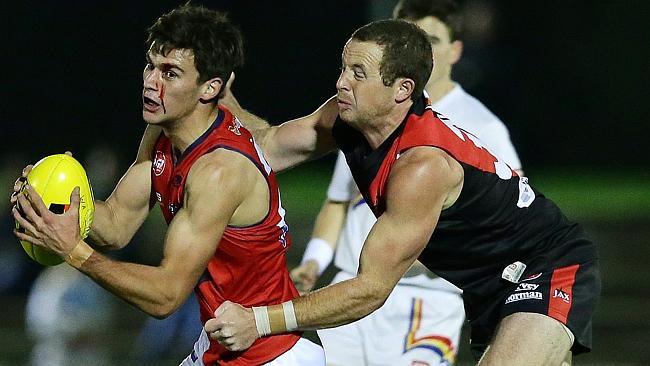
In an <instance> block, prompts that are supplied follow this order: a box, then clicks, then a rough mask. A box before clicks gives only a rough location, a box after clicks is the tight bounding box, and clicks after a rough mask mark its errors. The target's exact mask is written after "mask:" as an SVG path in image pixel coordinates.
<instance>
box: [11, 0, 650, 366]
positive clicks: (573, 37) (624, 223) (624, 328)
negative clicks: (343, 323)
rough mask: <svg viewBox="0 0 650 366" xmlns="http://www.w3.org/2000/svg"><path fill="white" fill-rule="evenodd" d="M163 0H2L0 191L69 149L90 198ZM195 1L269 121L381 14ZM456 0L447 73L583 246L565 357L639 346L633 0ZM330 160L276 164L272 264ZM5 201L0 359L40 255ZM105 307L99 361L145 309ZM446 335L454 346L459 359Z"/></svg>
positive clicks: (133, 111) (106, 185)
mask: <svg viewBox="0 0 650 366" xmlns="http://www.w3.org/2000/svg"><path fill="white" fill-rule="evenodd" d="M179 3H180V2H178V1H167V0H164V1H139V2H138V1H134V2H126V1H111V2H88V1H57V2H55V1H13V2H4V3H3V4H2V7H1V8H0V41H1V42H0V85H1V88H0V123H1V124H2V129H1V130H0V131H1V132H0V142H1V143H0V158H2V160H0V185H1V186H2V187H5V188H2V192H5V193H6V196H7V197H8V195H9V193H10V189H11V188H10V187H11V185H12V183H13V180H14V179H15V178H16V177H17V175H18V174H19V172H20V169H21V168H22V167H23V166H24V165H26V164H28V163H33V162H35V161H36V160H38V159H40V158H41V157H43V156H45V155H49V154H54V153H60V152H62V151H65V150H71V151H73V152H74V154H75V156H77V157H78V158H79V159H80V160H82V161H83V162H84V166H85V167H86V168H87V170H88V173H89V176H90V179H91V181H92V182H93V188H94V190H95V194H96V197H97V198H105V197H106V196H107V195H108V193H110V190H111V189H112V187H113V186H114V185H115V183H116V182H117V179H118V177H119V176H120V175H121V174H122V172H123V171H124V170H125V169H126V168H127V167H128V165H129V164H130V162H131V161H132V159H134V157H135V152H136V149H137V145H138V142H139V140H140V136H141V133H142V131H143V130H144V123H143V122H142V118H141V108H142V104H141V97H140V93H141V83H142V79H141V71H142V68H143V66H144V51H145V49H144V39H145V29H146V28H147V27H148V26H149V25H150V24H151V23H152V22H154V21H155V19H156V18H157V17H158V16H159V15H160V14H162V13H163V12H166V11H169V10H171V9H172V8H173V7H175V6H177V5H178V4H179ZM196 3H202V4H205V5H206V6H209V7H212V8H217V9H222V10H225V11H228V12H229V13H230V16H231V18H232V19H233V21H234V22H236V23H237V24H239V25H240V27H241V30H242V32H243V34H244V38H245V46H246V64H245V66H244V67H243V68H242V69H241V70H239V71H238V73H237V81H236V83H235V86H234V90H235V93H236V95H237V96H238V98H239V99H240V101H241V103H242V104H243V105H244V106H245V107H247V108H248V109H250V110H252V111H254V112H256V113H258V114H260V115H262V116H264V117H266V118H268V119H269V120H270V121H271V122H273V123H279V122H282V121H285V120H288V119H291V118H294V117H298V116H302V115H304V114H307V113H310V112H311V111H313V110H314V109H315V108H316V107H317V106H318V105H320V103H321V102H322V101H324V100H325V99H326V98H327V97H328V96H330V95H332V94H333V93H334V92H335V89H334V84H335V81H336V78H337V76H338V72H339V65H340V52H341V49H342V46H343V44H344V43H345V41H346V40H347V39H348V37H349V35H350V34H351V32H352V31H353V30H355V29H356V28H358V27H359V26H361V25H363V24H365V23H367V22H369V21H370V20H373V19H379V18H385V17H388V16H389V15H390V12H391V9H392V7H393V5H394V4H395V1H394V0H376V1H370V0H366V1H362V0H347V1H343V0H317V1H309V0H303V1H294V0H292V1H234V0H231V1H197V2H196ZM461 3H462V4H463V8H464V11H465V13H466V30H467V32H466V38H465V52H464V56H463V59H462V60H461V62H460V63H459V64H458V65H457V66H456V67H455V79H456V80H458V81H460V82H461V84H462V85H463V86H464V88H465V89H466V90H467V91H468V92H470V93H471V94H473V95H474V96H476V97H477V98H478V99H480V100H481V101H483V102H484V103H485V104H486V105H487V106H488V107H489V108H490V109H491V110H492V111H493V112H494V113H495V114H496V115H497V116H499V117H500V118H501V119H502V120H503V121H504V122H505V123H506V124H507V126H508V128H509V129H510V132H511V137H512V140H513V143H514V144H515V146H516V148H517V150H518V152H519V154H520V158H521V160H522V163H523V166H524V169H525V170H526V172H527V173H528V174H529V175H530V176H531V180H532V181H533V183H534V184H535V185H537V186H538V187H541V188H542V190H543V191H544V192H545V193H547V195H549V196H550V197H552V198H553V199H554V200H555V201H556V202H558V204H559V205H560V206H561V207H562V208H563V209H564V211H565V212H567V214H568V216H569V217H571V218H573V219H576V220H578V221H580V222H581V223H583V224H584V225H585V227H586V228H587V231H588V232H589V234H590V235H591V236H592V237H593V238H594V239H595V241H596V242H597V243H598V244H599V245H600V248H601V258H602V259H601V263H602V275H603V299H602V301H601V305H600V307H599V308H598V311H597V314H596V317H595V319H594V331H595V351H594V353H592V354H590V355H588V356H585V357H582V358H578V359H577V360H576V362H575V363H574V364H577V365H580V364H583V365H587V364H588V365H619V366H620V365H646V364H649V363H650V353H648V352H649V351H648V348H647V344H648V343H650V317H649V316H648V315H650V312H649V311H648V310H647V304H648V303H649V301H650V276H649V275H650V271H648V265H647V262H648V259H650V246H648V244H649V241H650V240H649V238H650V232H649V231H648V228H649V227H650V225H649V224H650V221H649V219H648V218H649V217H650V184H649V182H650V179H649V178H650V173H649V169H648V167H649V165H650V164H648V156H650V144H648V143H647V140H648V136H650V123H649V122H650V121H648V112H650V107H649V105H650V100H649V99H650V98H649V97H648V92H647V91H646V89H647V87H648V85H649V81H650V80H649V76H648V75H649V71H650V47H649V44H650V30H649V27H648V24H649V21H648V19H650V18H649V17H648V14H650V2H645V1H545V2H529V1H525V2H524V1H506V0H503V1H487V0H483V1H481V0H466V1H462V2H461ZM331 166H332V159H331V158H325V159H323V160H321V161H319V162H316V163H311V164H309V165H308V166H306V167H303V168H299V169H295V170H293V171H291V172H289V173H286V174H282V175H281V176H280V181H281V185H282V190H283V203H284V205H285V208H287V212H288V217H287V221H288V222H289V224H290V226H291V230H292V232H293V236H294V247H295V248H294V249H293V250H292V251H291V252H290V253H289V257H288V261H289V265H290V266H293V265H295V264H296V263H297V261H298V260H299V258H300V255H301V251H302V248H304V243H305V242H306V240H307V239H308V237H309V234H310V230H311V223H312V222H313V217H314V215H315V213H316V211H317V209H318V207H319V205H320V203H321V202H322V198H323V197H324V194H325V193H324V190H325V187H326V184H327V182H328V175H329V169H331ZM5 208H6V210H3V211H0V309H1V310H2V311H0V366H4V365H23V364H27V358H28V355H29V354H30V352H31V351H33V348H32V346H33V345H34V343H35V341H34V338H33V336H32V337H31V338H30V336H28V334H27V333H28V332H27V331H26V330H25V327H24V317H25V303H26V298H27V294H28V292H29V290H30V286H31V284H32V281H33V279H34V278H35V277H36V276H37V275H38V274H39V273H43V272H41V268H40V267H39V266H38V265H36V264H34V263H32V262H31V261H29V260H27V259H26V256H25V255H24V253H22V250H21V249H20V248H19V247H18V246H17V243H16V241H15V238H13V236H12V235H11V226H12V225H13V222H12V220H10V219H9V217H8V215H7V214H8V211H9V210H8V204H7V207H5ZM163 232H164V229H163V228H161V224H160V217H159V214H158V213H157V212H155V214H154V215H153V218H152V219H151V220H150V222H148V224H146V225H145V227H144V228H143V231H142V232H141V233H140V234H138V236H137V237H136V239H135V240H134V244H132V245H130V246H129V249H128V250H127V251H126V252H125V253H123V254H121V256H122V258H127V259H129V260H133V261H137V262H143V263H150V264H156V261H157V260H158V258H159V257H160V251H161V249H160V247H161V243H162V233H163ZM57 268H58V267H57ZM330 275H331V270H330ZM322 282H323V284H324V283H325V282H326V281H325V280H323V281H322ZM110 308H111V309H112V312H111V314H112V315H111V316H110V318H109V319H111V322H110V323H109V324H107V325H106V328H105V334H103V335H101V334H100V335H97V334H93V337H94V338H93V337H91V338H90V339H91V341H90V343H93V342H94V343H98V342H97V341H96V340H97V338H96V337H102V336H103V337H105V339H106V340H107V343H106V344H107V345H108V347H109V351H110V352H109V355H108V356H107V358H106V360H109V361H106V362H108V363H107V364H108V365H111V364H112V365H128V364H130V363H129V362H131V361H129V360H133V359H135V358H136V357H135V356H133V352H134V351H133V343H134V339H135V334H136V333H137V331H138V329H139V327H140V325H141V324H142V322H144V320H145V316H144V315H143V314H142V313H140V312H138V311H136V310H133V308H131V307H129V306H127V305H125V304H124V303H122V302H117V301H114V302H113V303H111V306H110ZM107 313H108V311H107ZM104 321H106V319H104ZM32 333H33V332H32ZM464 337H465V338H466V337H467V335H466V333H465V335H464ZM101 339H104V338H101ZM86 342H87V339H86ZM463 342H464V343H462V344H461V349H460V352H461V353H460V356H459V363H460V364H462V365H468V364H471V362H470V361H469V359H470V358H469V356H468V354H467V347H466V343H465V342H466V339H464V340H463ZM186 353H187V349H186V348H182V349H179V350H176V353H174V352H172V353H170V354H168V355H167V357H168V359H166V360H161V361H160V363H158V364H161V365H175V364H178V362H179V360H180V357H181V356H179V355H185V354H186ZM46 364H47V363H46ZM100 365H103V364H102V363H98V362H95V366H100Z"/></svg>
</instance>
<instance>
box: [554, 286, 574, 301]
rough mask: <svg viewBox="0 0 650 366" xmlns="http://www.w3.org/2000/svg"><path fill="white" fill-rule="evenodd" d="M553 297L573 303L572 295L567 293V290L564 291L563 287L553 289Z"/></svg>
mask: <svg viewBox="0 0 650 366" xmlns="http://www.w3.org/2000/svg"><path fill="white" fill-rule="evenodd" d="M553 298H554V299H555V298H560V299H562V301H564V302H565V303H567V304H570V303H571V296H570V295H569V294H567V293H566V292H564V291H562V289H557V288H556V289H555V290H554V291H553Z"/></svg>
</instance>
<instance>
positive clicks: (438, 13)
mask: <svg viewBox="0 0 650 366" xmlns="http://www.w3.org/2000/svg"><path fill="white" fill-rule="evenodd" d="M430 16H431V17H436V18H438V19H439V20H440V21H441V22H443V23H444V24H445V25H446V26H447V30H448V31H449V39H450V40H451V41H455V40H458V39H461V38H462V32H463V17H462V14H461V11H460V6H458V3H456V1H454V0H400V2H399V3H397V5H395V9H394V10H393V18H395V19H406V20H412V21H413V20H420V19H422V18H426V17H430Z"/></svg>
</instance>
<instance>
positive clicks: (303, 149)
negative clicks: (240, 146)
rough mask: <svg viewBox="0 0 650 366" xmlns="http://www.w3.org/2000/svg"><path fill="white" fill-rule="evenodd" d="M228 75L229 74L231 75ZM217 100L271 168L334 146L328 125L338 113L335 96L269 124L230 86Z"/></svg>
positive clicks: (279, 168) (277, 168)
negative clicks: (303, 113)
mask: <svg viewBox="0 0 650 366" xmlns="http://www.w3.org/2000/svg"><path fill="white" fill-rule="evenodd" d="M231 79H232V77H231ZM227 87H228V89H227V91H226V93H225V95H224V97H223V98H222V99H221V100H220V101H219V103H220V104H221V105H224V106H225V107H226V108H228V109H229V110H230V111H231V112H232V113H233V114H234V115H235V116H237V118H238V119H239V120H240V121H241V122H242V123H243V125H244V126H245V127H246V128H247V129H248V130H249V131H251V133H252V134H253V136H254V137H255V141H256V142H257V143H258V144H259V145H260V147H261V148H262V150H263V151H264V156H265V157H266V160H267V161H268V163H269V165H271V168H272V169H273V170H274V171H276V172H279V171H282V170H285V169H288V168H291V167H293V166H295V165H298V164H300V163H303V162H305V161H307V160H309V159H312V158H314V157H317V156H321V155H323V154H325V153H328V152H330V151H332V150H333V149H334V146H335V144H334V139H333V138H332V133H331V130H332V126H333V125H334V121H335V120H336V117H337V116H338V107H337V105H336V97H331V98H330V99H328V100H327V101H326V102H325V103H323V105H321V106H320V107H319V108H318V109H317V110H316V111H314V112H313V113H312V114H310V115H308V116H305V117H301V118H297V119H294V120H291V121H288V122H285V123H283V124H281V125H279V126H271V125H270V124H269V123H268V122H267V121H265V120H264V119H263V118H260V117H258V116H256V115H254V114H253V113H251V112H250V111H247V110H246V109H244V108H242V106H241V105H240V104H239V102H238V101H237V99H236V98H235V97H234V95H233V94H232V91H231V90H230V84H228V85H227Z"/></svg>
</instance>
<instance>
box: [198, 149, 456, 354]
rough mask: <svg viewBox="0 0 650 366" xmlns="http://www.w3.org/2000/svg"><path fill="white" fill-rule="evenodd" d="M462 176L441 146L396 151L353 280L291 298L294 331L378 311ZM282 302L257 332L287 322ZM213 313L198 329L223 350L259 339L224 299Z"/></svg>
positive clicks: (244, 315)
mask: <svg viewBox="0 0 650 366" xmlns="http://www.w3.org/2000/svg"><path fill="white" fill-rule="evenodd" d="M462 181H463V173H462V167H460V164H458V163H457V162H456V161H455V160H453V159H452V158H451V157H450V156H449V155H447V154H446V153H445V152H443V151H442V150H439V149H436V148H430V147H417V148H413V149H411V150H409V151H407V152H406V153H404V154H403V155H402V157H401V158H400V159H399V160H398V161H397V162H396V163H395V165H394V167H393V169H392V172H391V174H390V177H389V181H388V187H387V189H388V191H387V197H388V199H387V206H386V211H385V212H384V214H383V215H381V217H379V219H378V221H377V222H376V223H375V225H374V226H373V228H372V230H371V232H370V234H369V235H368V238H367V239H366V241H365V243H364V246H363V250H362V252H361V257H360V266H359V273H358V275H357V277H355V278H353V279H350V280H347V281H343V282H340V283H337V284H334V285H330V286H327V287H325V288H323V289H320V290H317V291H314V292H312V293H310V294H309V295H306V296H302V297H299V298H296V299H294V300H293V302H292V305H293V308H294V311H295V320H296V322H297V324H296V325H297V329H303V330H306V329H314V328H317V329H320V328H329V327H335V326H338V325H341V324H347V323H350V322H353V321H355V320H357V319H360V318H362V317H364V316H366V315H368V314H369V313H371V312H372V311H374V310H376V309H377V308H379V307H380V306H381V305H382V304H383V303H384V301H385V300H386V298H387V297H388V295H389V294H390V292H391V291H392V289H393V288H394V286H395V285H396V284H397V282H398V281H399V279H400V278H401V277H402V275H403V274H404V273H405V272H406V270H407V269H408V268H409V266H411V264H412V263H413V262H414V261H415V260H416V258H417V257H418V256H419V254H420V253H421V252H422V250H423V249H424V247H425V246H426V245H427V243H428V241H429V238H430V237H431V234H432V232H433V229H434V227H435V226H436V223H437V221H438V218H439V216H440V212H441V210H442V209H444V208H446V207H449V206H450V205H451V204H452V203H453V202H454V201H455V200H456V198H457V197H458V192H460V189H461V187H462ZM285 306H286V305H284V306H283V305H274V306H269V307H268V308H267V309H266V310H267V311H268V314H269V319H270V322H269V323H270V325H269V327H268V329H267V330H268V332H265V334H262V335H267V334H276V333H282V332H285V331H286V329H287V328H286V324H291V323H292V319H289V320H287V319H286V318H285V316H284V314H285V312H284V307H285ZM215 314H216V318H215V319H211V320H210V321H208V323H206V325H205V329H206V331H207V332H208V333H212V334H211V336H212V337H213V338H216V339H217V340H219V342H220V343H221V344H223V345H224V346H226V347H227V348H229V349H232V350H242V349H245V348H247V347H249V346H250V344H252V342H253V341H254V340H255V339H256V338H257V337H258V336H259V333H260V332H259V331H258V329H260V328H258V327H257V325H258V324H257V323H256V320H255V315H254V314H253V312H252V311H251V310H250V309H244V308H242V307H241V306H239V305H237V304H233V303H230V302H226V303H224V304H223V305H222V306H221V307H220V308H219V309H217V311H216V312H215ZM278 319H279V321H278Z"/></svg>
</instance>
